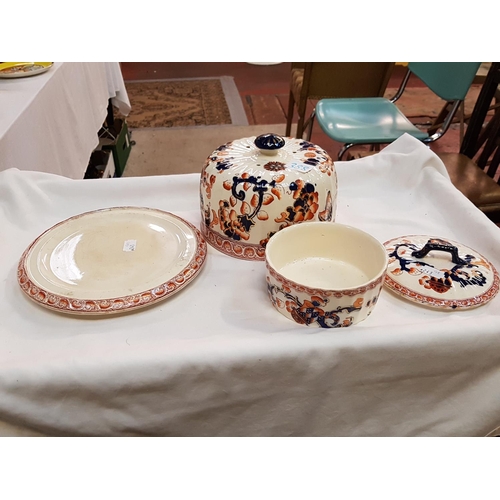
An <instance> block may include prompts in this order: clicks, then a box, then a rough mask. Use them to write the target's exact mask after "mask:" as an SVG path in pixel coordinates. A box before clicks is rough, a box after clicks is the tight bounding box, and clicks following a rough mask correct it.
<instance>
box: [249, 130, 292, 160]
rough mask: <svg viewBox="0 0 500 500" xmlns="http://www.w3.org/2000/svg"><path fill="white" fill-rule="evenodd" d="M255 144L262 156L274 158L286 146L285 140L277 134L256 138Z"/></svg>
mask: <svg viewBox="0 0 500 500" xmlns="http://www.w3.org/2000/svg"><path fill="white" fill-rule="evenodd" d="M254 144H255V145H256V146H257V148H259V150H260V152H261V153H262V154H265V155H268V156H273V155H275V154H277V153H278V150H280V149H281V148H282V147H283V146H284V145H285V139H283V137H281V136H279V135H277V134H262V135H259V136H258V137H256V138H255V141H254Z"/></svg>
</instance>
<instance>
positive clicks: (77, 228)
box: [18, 207, 206, 314]
mask: <svg viewBox="0 0 500 500" xmlns="http://www.w3.org/2000/svg"><path fill="white" fill-rule="evenodd" d="M205 257H206V243H205V241H204V239H203V238H202V236H201V234H200V233H199V231H198V230H197V229H196V228H194V227H193V226H192V225H191V224H189V223H188V222H186V221H184V220H183V219H181V218H179V217H177V216H175V215H173V214H170V213H167V212H162V211H159V210H153V209H148V208H134V207H118V208H113V209H106V210H98V211H95V212H88V213H85V214H82V215H80V216H76V217H72V218H71V219H68V220H66V221H63V222H62V223H60V224H57V225H56V226H54V227H52V228H51V229H49V230H48V231H46V232H45V233H43V234H42V235H41V236H40V237H38V238H37V239H36V240H35V241H34V242H33V243H32V245H31V246H30V247H29V248H28V249H27V250H26V252H25V253H24V255H23V257H22V258H21V261H20V263H19V269H18V279H19V283H20V285H21V287H22V289H23V290H24V291H25V293H26V294H27V295H28V296H29V297H30V298H32V299H33V300H35V301H37V302H39V303H40V304H41V305H44V306H47V307H50V308H52V309H56V310H60V311H63V312H73V313H75V312H80V313H91V314H103V313H110V312H118V311H122V310H126V309H130V308H137V307H140V306H145V305H148V304H151V303H153V302H155V301H157V300H160V299H163V298H166V297H167V296H169V295H171V294H172V293H174V292H176V291H178V290H180V289H181V288H182V287H183V286H184V285H186V284H187V283H189V282H190V281H191V280H192V279H193V278H194V277H195V276H196V275H197V273H198V272H199V270H200V269H201V267H202V265H203V263H204V260H205Z"/></svg>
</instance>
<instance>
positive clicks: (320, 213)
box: [200, 134, 337, 260]
mask: <svg viewBox="0 0 500 500" xmlns="http://www.w3.org/2000/svg"><path fill="white" fill-rule="evenodd" d="M200 203H201V213H202V223H201V231H202V233H203V235H204V236H205V237H206V239H207V241H208V243H209V244H210V245H212V246H213V247H214V248H216V249H217V250H220V251H221V252H223V253H225V254H227V255H230V256H231V257H236V258H240V259H245V260H264V258H265V247H266V244H267V242H268V240H269V238H271V236H272V235H273V234H275V233H276V232H278V231H280V230H281V229H283V228H285V227H288V226H291V225H293V224H296V223H300V222H306V221H322V222H330V221H334V220H335V213H336V208H337V175H336V172H335V169H334V165H333V161H332V159H331V158H330V156H329V155H328V154H327V153H326V151H324V150H323V149H322V148H320V147H319V146H316V145H315V144H312V143H311V142H308V141H305V140H302V139H293V138H290V137H280V136H278V135H276V134H264V135H261V136H258V137H247V138H243V139H239V140H236V141H232V142H228V143H227V144H224V145H222V146H220V147H219V148H217V149H216V150H215V151H214V152H213V153H212V154H211V155H210V156H209V157H208V159H207V161H206V162H205V165H204V167H203V170H202V174H201V181H200Z"/></svg>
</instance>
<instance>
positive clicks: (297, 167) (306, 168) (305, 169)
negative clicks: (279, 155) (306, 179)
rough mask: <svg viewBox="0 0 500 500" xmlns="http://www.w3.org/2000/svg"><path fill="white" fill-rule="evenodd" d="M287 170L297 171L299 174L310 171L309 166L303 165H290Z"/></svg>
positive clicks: (310, 167)
mask: <svg viewBox="0 0 500 500" xmlns="http://www.w3.org/2000/svg"><path fill="white" fill-rule="evenodd" d="M288 168H291V169H292V170H298V171H299V172H303V173H306V172H309V171H310V170H311V169H312V166H311V165H306V164H305V163H295V162H294V163H290V165H288Z"/></svg>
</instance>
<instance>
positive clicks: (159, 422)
mask: <svg viewBox="0 0 500 500" xmlns="http://www.w3.org/2000/svg"><path fill="white" fill-rule="evenodd" d="M336 165H337V172H338V181H339V197H338V213H337V221H338V222H342V223H345V224H350V225H354V226H357V227H359V228H361V229H363V230H365V231H368V232H369V233H371V234H372V235H373V236H375V237H376V238H378V239H379V241H381V242H383V241H386V240H388V239H390V238H393V237H396V236H399V235H405V234H430V235H433V236H441V237H444V238H450V239H453V240H455V241H459V242H461V243H463V244H465V245H467V246H470V247H471V248H473V249H475V250H477V251H478V252H480V253H481V254H482V255H484V256H485V257H487V258H489V259H490V260H491V262H492V263H493V264H494V265H495V266H496V267H497V268H500V250H499V249H500V229H499V228H498V227H497V226H496V225H494V224H493V223H492V222H490V221H489V220H488V219H487V218H486V217H485V216H484V215H483V214H482V213H481V212H479V211H478V210H477V209H476V208H475V207H474V206H473V205H472V204H471V203H469V201H468V200H466V199H465V198H464V197H463V196H462V195H461V194H460V193H459V192H458V191H457V190H456V189H455V188H454V187H453V186H452V185H451V183H450V181H449V180H448V178H447V177H446V171H445V169H444V166H443V165H442V163H441V162H440V160H439V159H438V158H437V157H436V156H435V155H434V154H433V153H432V152H431V151H430V150H429V149H428V148H427V147H425V146H423V145H422V144H421V143H420V142H418V141H417V140H415V139H413V138H411V137H409V136H404V137H402V138H400V139H399V140H398V141H396V142H395V143H394V144H393V145H391V146H389V147H387V148H386V149H385V150H383V151H382V152H381V153H379V154H377V155H375V156H373V157H370V158H365V159H362V160H355V161H352V162H346V163H337V164H336ZM198 190H199V175H196V174H190V175H179V176H164V177H144V178H120V179H109V180H108V179H107V180H86V181H84V180H69V179H65V178H63V177H59V176H55V175H49V174H44V173H35V172H20V171H18V170H8V171H5V172H0V228H1V233H2V237H1V238H0V255H1V256H2V259H1V260H0V420H1V421H3V422H4V427H0V432H3V433H5V434H8V433H9V432H12V433H17V434H22V433H30V432H40V433H42V434H49V435H164V436H165V435H166V436H168V435H178V436H221V435H229V436H299V435H300V436H415V435H420V436H450V435H453V436H483V435H486V434H487V433H488V432H489V431H490V430H492V429H494V428H495V427H497V426H499V425H500V307H499V306H500V296H497V297H496V298H495V299H493V300H492V301H491V302H489V303H488V304H486V305H484V306H482V307H479V308H477V309H471V310H465V311H451V312H448V311H440V310H434V309H430V308H426V307H423V306H419V305H417V304H414V303H411V302H408V301H405V300H404V299H402V298H399V297H397V296H395V295H393V294H392V292H390V291H388V290H386V289H384V290H383V291H382V293H381V296H380V300H379V302H378V304H377V306H376V307H375V310H374V311H373V313H372V315H371V316H369V318H368V319H366V320H365V321H363V322H362V323H360V324H358V325H355V326H352V327H349V328H344V329H332V330H328V329H321V328H308V327H304V326H300V325H297V324H295V323H293V322H291V321H289V320H287V319H286V318H284V317H283V316H282V315H280V314H279V313H278V312H277V311H276V310H274V309H273V307H272V306H271V304H270V302H269V300H268V297H267V292H266V284H265V264H264V263H263V262H247V261H241V260H236V259H232V258H230V257H228V256H225V255H223V254H221V253H219V252H218V251H216V250H214V249H212V248H209V254H208V257H207V262H206V265H205V268H204V269H203V270H202V272H201V273H200V275H199V276H198V277H197V278H196V279H195V280H194V281H193V282H192V283H191V284H190V285H189V286H188V287H186V288H185V289H183V290H182V291H180V292H179V293H177V294H175V295H173V296H172V297H170V298H169V299H167V300H165V301H163V302H161V303H159V304H157V305H156V306H153V307H151V308H146V309H143V310H141V311H137V312H136V313H133V314H128V315H123V316H121V317H119V316H116V317H107V318H100V319H95V318H92V319H86V318H82V317H70V316H67V315H64V314H57V313H54V312H52V311H49V310H46V309H44V308H42V307H39V306H38V305H37V304H34V303H33V302H31V301H30V300H29V299H28V298H26V297H25V296H24V294H23V293H22V291H21V290H20V288H19V286H18V284H17V280H16V266H17V263H18V259H19V257H20V256H21V253H22V252H23V251H24V249H25V248H26V247H27V246H28V244H29V243H30V242H31V241H32V240H33V239H34V238H35V237H37V236H38V235H39V234H40V233H41V232H42V231H44V230H45V229H47V228H49V227H50V226H52V225H53V224H55V223H57V222H59V221H60V220H62V219H65V218H67V217H70V216H73V215H75V214H78V213H81V212H84V211H88V210H93V209H98V208H103V207H111V206H119V205H129V206H130V205H137V206H148V207H155V208H159V209H162V210H167V211H171V212H174V213H176V214H178V215H180V216H181V217H183V218H185V219H186V220H189V221H190V222H192V223H194V224H195V225H199V223H200V220H201V215H200V213H199V191H198ZM9 426H16V427H15V428H13V427H9ZM9 428H10V429H14V430H11V431H9Z"/></svg>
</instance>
